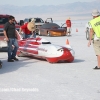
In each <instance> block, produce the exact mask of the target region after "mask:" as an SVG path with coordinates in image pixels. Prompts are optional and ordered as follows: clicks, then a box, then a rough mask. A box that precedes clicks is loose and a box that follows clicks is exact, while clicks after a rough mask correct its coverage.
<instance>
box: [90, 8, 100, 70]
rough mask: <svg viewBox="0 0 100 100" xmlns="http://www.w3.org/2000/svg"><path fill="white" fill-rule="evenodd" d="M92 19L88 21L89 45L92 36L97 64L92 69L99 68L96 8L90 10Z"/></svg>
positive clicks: (99, 21) (99, 27) (99, 29)
mask: <svg viewBox="0 0 100 100" xmlns="http://www.w3.org/2000/svg"><path fill="white" fill-rule="evenodd" d="M92 16H93V19H92V20H91V21H90V39H89V42H88V46H89V47H90V45H91V41H92V38H93V48H94V51H95V54H96V56H97V62H98V63H97V66H96V67H95V68H94V69H100V12H99V11H98V10H97V9H94V10H93V11H92Z"/></svg>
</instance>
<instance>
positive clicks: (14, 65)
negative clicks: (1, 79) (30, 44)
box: [0, 58, 39, 74]
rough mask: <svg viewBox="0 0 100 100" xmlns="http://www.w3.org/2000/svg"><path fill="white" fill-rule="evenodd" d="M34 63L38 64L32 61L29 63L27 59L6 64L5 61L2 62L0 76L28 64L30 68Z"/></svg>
mask: <svg viewBox="0 0 100 100" xmlns="http://www.w3.org/2000/svg"><path fill="white" fill-rule="evenodd" d="M28 61H29V62H28ZM36 62H39V61H36V60H35V61H34V59H33V60H31V61H30V59H29V58H25V59H21V60H19V61H14V62H7V60H2V63H3V64H2V68H1V69H0V74H4V73H9V72H13V71H16V70H18V69H19V68H20V67H27V66H28V64H31V66H32V64H34V63H36ZM28 67H29V66H28Z"/></svg>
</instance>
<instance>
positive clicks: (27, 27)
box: [19, 19, 36, 38]
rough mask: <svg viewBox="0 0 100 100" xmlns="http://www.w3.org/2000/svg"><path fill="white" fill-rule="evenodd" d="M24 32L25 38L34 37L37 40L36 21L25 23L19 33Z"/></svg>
mask: <svg viewBox="0 0 100 100" xmlns="http://www.w3.org/2000/svg"><path fill="white" fill-rule="evenodd" d="M22 31H23V32H24V34H25V37H24V38H30V37H34V38H36V35H35V21H34V19H31V22H28V23H25V24H24V25H22V26H21V27H20V30H19V33H21V32H22Z"/></svg>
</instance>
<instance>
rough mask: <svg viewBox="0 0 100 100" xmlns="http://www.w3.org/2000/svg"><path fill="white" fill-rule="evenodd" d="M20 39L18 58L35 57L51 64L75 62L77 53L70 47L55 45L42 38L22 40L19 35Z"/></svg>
mask: <svg viewBox="0 0 100 100" xmlns="http://www.w3.org/2000/svg"><path fill="white" fill-rule="evenodd" d="M18 37H19V38H18V44H19V49H18V51H17V56H34V57H37V58H42V59H46V60H47V61H48V62H50V63H56V62H59V61H66V62H72V61H73V60H74V55H75V52H74V50H73V49H72V47H71V46H70V45H65V46H59V45H55V44H52V43H51V42H49V41H48V40H46V39H44V38H41V37H37V38H28V39H22V38H21V36H20V35H19V33H18Z"/></svg>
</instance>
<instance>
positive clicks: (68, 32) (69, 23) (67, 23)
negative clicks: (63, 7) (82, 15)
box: [66, 17, 71, 36]
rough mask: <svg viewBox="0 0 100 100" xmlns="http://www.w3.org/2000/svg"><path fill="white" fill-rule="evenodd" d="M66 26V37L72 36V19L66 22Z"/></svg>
mask: <svg viewBox="0 0 100 100" xmlns="http://www.w3.org/2000/svg"><path fill="white" fill-rule="evenodd" d="M66 26H67V32H66V35H69V36H70V34H71V20H70V17H69V18H68V19H67V20H66Z"/></svg>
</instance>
